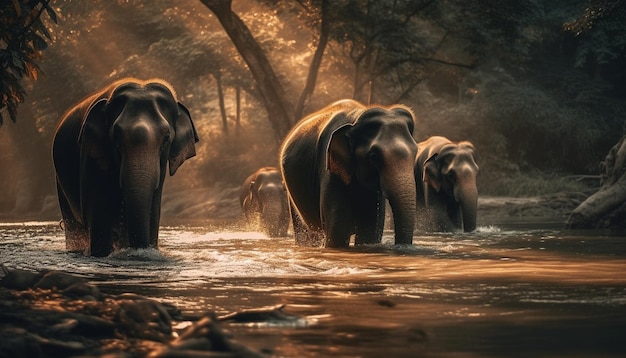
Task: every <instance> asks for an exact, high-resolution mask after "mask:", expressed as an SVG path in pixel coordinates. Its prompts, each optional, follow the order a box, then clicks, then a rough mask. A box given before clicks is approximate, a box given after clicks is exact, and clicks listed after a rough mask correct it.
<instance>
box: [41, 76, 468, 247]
mask: <svg viewBox="0 0 626 358" xmlns="http://www.w3.org/2000/svg"><path fill="white" fill-rule="evenodd" d="M414 127H415V115H414V114H413V112H412V111H411V109H409V108H408V107H405V106H403V105H392V106H389V107H381V106H364V105H362V104H361V103H359V102H356V101H353V100H342V101H338V102H335V103H333V104H330V105H329V106H327V107H325V108H323V109H321V110H319V111H317V112H315V113H313V114H311V115H309V116H307V117H306V118H304V119H302V120H301V121H300V122H298V123H297V124H296V125H295V127H294V128H293V129H292V130H291V132H290V133H289V134H288V135H287V137H286V138H285V139H284V141H283V143H282V145H281V146H280V152H279V156H278V162H279V166H280V168H274V167H264V168H261V169H259V170H258V171H256V172H255V173H253V174H251V175H250V176H249V177H248V178H247V179H246V180H245V181H244V183H243V185H242V187H241V193H240V204H241V207H242V211H243V213H244V215H245V218H246V219H247V220H248V221H249V222H251V223H258V224H260V226H261V227H262V228H263V229H264V230H265V231H266V233H267V234H268V235H269V236H273V237H276V236H286V235H287V229H288V226H289V224H290V223H291V224H292V226H293V232H294V236H295V240H296V243H298V244H300V245H319V246H325V247H347V246H348V245H349V243H350V238H351V236H352V235H355V244H371V243H379V242H380V241H381V238H382V233H383V227H384V223H385V208H386V202H388V203H389V206H390V207H391V210H392V214H393V215H392V218H393V225H394V233H395V243H396V244H411V243H412V240H413V233H414V231H415V229H416V224H417V227H418V228H420V229H427V230H445V231H451V230H459V229H463V230H464V231H472V230H474V229H475V228H476V211H477V206H478V192H477V189H476V175H477V173H478V165H477V164H476V155H475V151H474V146H473V145H472V144H471V143H470V142H459V143H453V142H451V141H450V140H448V139H447V138H444V137H431V138H429V139H428V140H426V141H424V142H421V143H416V141H415V139H414ZM197 142H198V135H197V133H196V130H195V127H194V124H193V121H192V119H191V116H190V115H189V111H188V110H187V108H185V106H184V105H182V104H181V103H180V102H178V100H177V99H176V93H175V91H174V89H173V88H172V87H171V86H170V85H169V84H167V83H166V82H164V81H162V80H159V79H153V80H148V81H141V80H137V79H134V78H126V79H123V80H120V81H117V82H114V83H112V84H110V85H109V86H107V87H105V88H103V89H102V90H100V91H98V92H96V93H94V94H93V95H91V96H90V97H88V98H86V99H84V100H83V101H82V102H80V103H78V104H77V105H76V106H74V107H73V108H71V109H70V110H69V111H68V112H67V113H66V114H65V115H64V116H63V118H62V119H61V121H60V123H59V125H58V127H57V129H56V132H55V135H54V141H53V147H52V156H53V162H54V166H55V170H56V181H57V192H58V199H59V206H60V209H61V214H62V216H63V221H62V224H63V225H62V226H63V227H64V230H65V238H66V246H67V249H68V250H70V251H76V252H84V253H86V254H88V255H92V256H107V255H109V254H110V253H111V252H112V251H113V250H114V249H116V248H118V247H133V248H145V247H154V248H158V231H159V221H160V209H161V195H162V189H163V183H164V180H165V176H166V175H165V173H166V172H167V168H166V167H167V166H168V165H169V174H170V175H174V173H175V172H176V170H177V169H178V167H179V166H180V165H181V164H182V163H183V162H184V161H185V160H187V159H189V158H191V157H193V156H195V143H197ZM168 163H169V164H168Z"/></svg>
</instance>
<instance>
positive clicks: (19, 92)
mask: <svg viewBox="0 0 626 358" xmlns="http://www.w3.org/2000/svg"><path fill="white" fill-rule="evenodd" d="M49 2H50V1H49V0H34V1H8V0H3V1H2V2H1V3H0V44H2V45H4V46H5V47H4V48H0V111H2V110H4V109H5V108H6V110H7V111H8V113H9V117H10V118H11V120H12V121H14V122H15V120H16V118H17V106H18V104H19V103H22V102H24V96H25V95H26V91H25V90H24V88H23V87H22V84H21V82H22V78H24V77H27V78H32V79H37V77H38V75H39V73H40V72H41V69H40V68H39V66H38V65H37V63H36V60H38V59H39V57H40V53H41V51H43V50H45V49H46V48H47V47H48V43H47V41H49V40H50V39H51V37H50V33H49V32H48V30H47V28H46V24H45V23H44V21H43V19H42V17H41V15H42V14H43V13H44V12H45V13H46V14H47V15H48V17H49V18H50V19H51V20H52V21H54V22H55V23H56V22H57V16H56V13H55V12H54V10H53V9H52V8H51V7H50V6H49V5H48V3H49ZM2 123H3V116H2V113H0V125H2Z"/></svg>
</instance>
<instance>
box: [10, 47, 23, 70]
mask: <svg viewBox="0 0 626 358" xmlns="http://www.w3.org/2000/svg"><path fill="white" fill-rule="evenodd" d="M11 62H13V66H14V67H17V68H19V69H20V70H23V69H24V61H22V59H21V58H20V57H19V54H18V53H17V52H15V51H11Z"/></svg>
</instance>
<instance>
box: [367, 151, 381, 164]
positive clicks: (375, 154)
mask: <svg viewBox="0 0 626 358" xmlns="http://www.w3.org/2000/svg"><path fill="white" fill-rule="evenodd" d="M367 160H368V161H369V162H370V163H371V164H372V165H374V166H376V167H378V165H379V164H380V163H381V162H382V155H381V154H380V151H379V150H376V149H372V150H370V152H369V153H367Z"/></svg>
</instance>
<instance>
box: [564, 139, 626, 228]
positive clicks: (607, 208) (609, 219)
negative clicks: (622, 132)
mask: <svg viewBox="0 0 626 358" xmlns="http://www.w3.org/2000/svg"><path fill="white" fill-rule="evenodd" d="M600 169H601V180H600V189H598V191H597V192H595V193H594V194H593V195H591V196H589V197H588V198H587V199H585V200H584V201H583V202H582V203H580V205H578V206H577V207H576V208H575V209H574V210H573V211H572V213H571V214H570V216H569V217H568V218H567V222H566V224H565V226H566V228H567V229H608V228H626V136H623V137H622V138H621V139H620V140H619V142H617V144H615V145H614V146H613V147H612V148H611V149H610V150H609V153H608V154H607V155H606V158H605V159H604V161H603V162H601V164H600Z"/></svg>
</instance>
